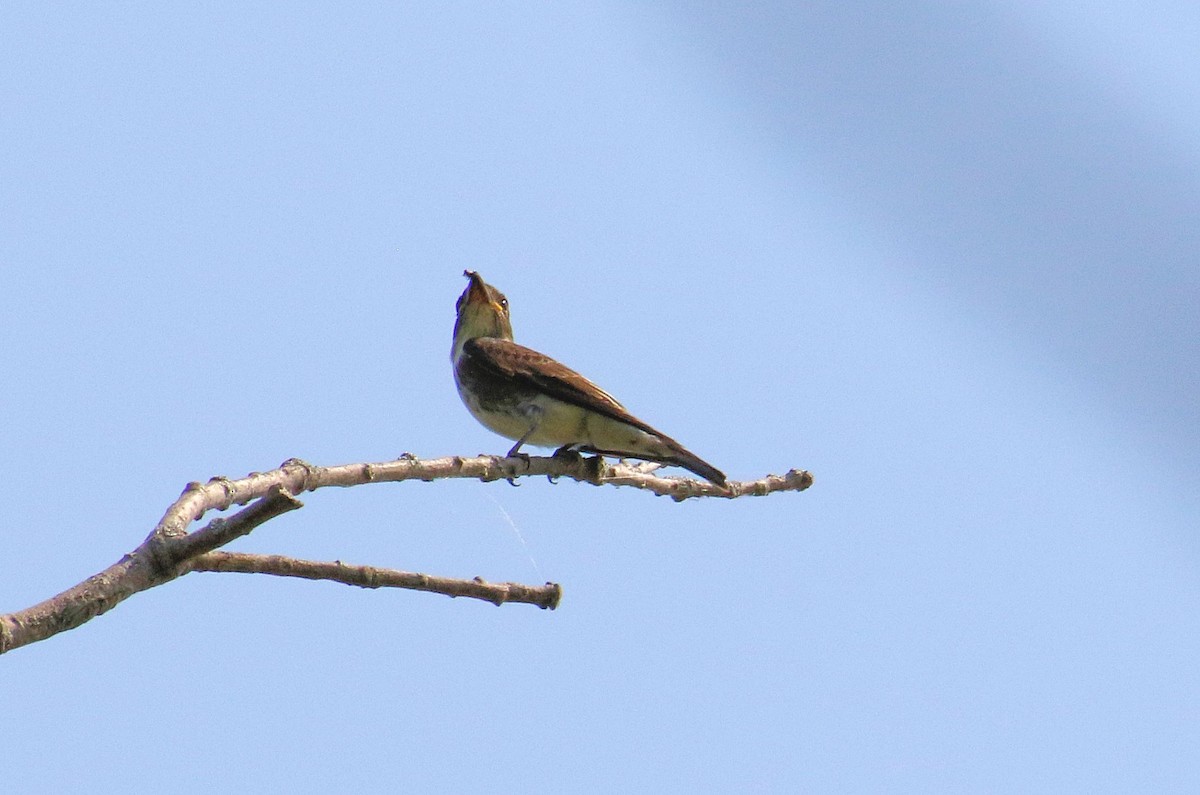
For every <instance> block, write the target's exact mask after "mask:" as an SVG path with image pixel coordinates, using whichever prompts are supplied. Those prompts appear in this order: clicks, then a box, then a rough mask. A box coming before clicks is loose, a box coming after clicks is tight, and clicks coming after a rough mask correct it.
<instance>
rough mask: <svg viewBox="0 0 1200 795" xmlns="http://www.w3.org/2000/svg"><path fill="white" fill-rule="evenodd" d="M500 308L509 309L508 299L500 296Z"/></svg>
mask: <svg viewBox="0 0 1200 795" xmlns="http://www.w3.org/2000/svg"><path fill="white" fill-rule="evenodd" d="M500 308H501V309H508V299H507V298H505V297H504V296H500Z"/></svg>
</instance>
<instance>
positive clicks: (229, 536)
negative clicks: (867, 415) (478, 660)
mask: <svg viewBox="0 0 1200 795" xmlns="http://www.w3.org/2000/svg"><path fill="white" fill-rule="evenodd" d="M657 469H658V465H656V464H652V463H639V464H626V463H620V464H613V465H610V464H608V463H606V462H605V461H604V460H603V459H602V458H600V457H594V458H585V457H583V456H579V455H562V456H549V457H535V456H513V457H503V456H476V457H474V458H464V457H462V456H452V457H449V458H434V459H429V460H421V459H418V458H416V457H415V456H412V455H410V454H408V453H405V454H404V455H403V456H401V457H400V458H399V459H397V460H395V461H386V462H383V463H376V464H345V465H342V466H333V467H318V466H313V465H312V464H308V463H306V462H304V461H300V460H298V459H289V460H288V461H285V462H284V463H283V464H282V465H281V466H280V467H279V468H278V469H273V470H271V471H270V472H254V473H251V474H250V475H247V476H246V477H244V478H239V479H237V480H230V479H229V478H225V477H216V478H213V479H211V480H209V481H208V482H207V483H204V484H201V483H189V484H188V485H187V487H186V488H185V489H184V490H183V493H182V494H181V495H180V496H179V498H178V499H177V500H175V502H174V503H172V504H171V506H170V507H169V508H168V509H167V511H166V513H165V514H164V515H163V517H162V519H161V520H160V521H159V523H158V524H157V525H156V526H155V528H154V530H153V531H152V532H151V533H150V535H149V536H147V537H146V539H145V540H144V541H143V542H142V543H141V545H139V546H138V548H137V549H135V550H134V551H133V552H131V553H129V554H128V555H126V556H124V557H123V558H121V560H119V561H117V562H116V563H114V564H113V565H112V566H109V567H108V568H107V569H105V570H104V571H102V572H100V573H99V574H96V575H93V576H92V577H89V578H88V579H87V580H85V581H83V582H81V583H79V584H78V585H76V586H74V587H72V588H69V589H67V590H66V591H63V592H62V593H60V594H58V595H57V596H54V597H52V598H50V599H47V600H46V601H44V602H41V603H39V604H36V605H33V606H32V607H28V608H26V609H24V610H19V611H17V612H15V613H10V614H7V615H0V654H3V653H4V652H7V651H10V650H11V649H15V648H18V647H20V646H25V645H27V644H29V643H34V642H36V641H40V640H45V639H46V638H49V637H51V636H52V635H56V634H58V633H59V632H63V631H65V630H68V629H74V628H75V627H77V626H79V625H81V624H83V623H85V622H87V621H89V620H91V619H92V618H94V617H96V616H98V615H100V614H101V613H105V612H107V611H109V610H111V609H112V608H113V607H115V606H116V605H117V604H119V603H120V602H122V601H124V600H125V599H127V598H129V597H130V596H132V595H133V594H135V593H138V592H139V591H144V590H147V589H148V588H153V587H155V586H157V585H162V584H163V583H165V582H169V581H170V580H173V579H175V578H176V577H179V576H182V575H184V574H187V573H188V572H192V571H241V572H255V573H262V574H274V575H278V576H288V577H304V578H308V579H328V580H333V581H336V582H342V583H346V584H348V585H358V586H362V587H368V588H377V587H394V588H409V589H412V590H421V591H431V592H435V593H442V594H446V595H447V596H466V597H471V598H476V599H483V600H486V601H489V602H492V603H494V604H497V605H500V604H504V603H505V602H522V603H526V604H534V605H537V606H539V607H543V608H549V609H554V608H555V607H556V606H557V605H558V600H559V597H560V595H561V589H560V588H559V586H558V585H555V584H553V583H547V584H546V585H545V586H526V585H520V584H516V583H486V582H484V581H483V580H480V579H478V578H476V579H474V580H456V579H450V578H446V577H433V576H430V575H426V574H413V573H410V572H403V571H396V570H394V569H379V568H374V567H370V566H346V565H344V564H342V563H340V562H334V563H318V562H313V561H302V560H296V559H293V558H287V557H283V556H277V555H245V554H236V553H217V552H214V551H213V550H215V549H218V548H220V547H222V546H224V545H226V544H228V543H229V542H231V541H233V540H235V539H237V538H240V537H242V536H244V535H246V534H247V533H249V532H251V531H252V530H253V529H254V528H256V527H258V526H259V525H261V524H263V523H264V522H267V521H269V520H271V519H273V518H275V517H276V516H279V515H281V514H284V513H287V512H288V511H292V510H295V509H297V508H299V507H301V505H302V503H300V501H299V500H297V499H296V497H295V496H293V495H298V494H302V493H303V492H305V491H315V490H317V489H319V488H325V487H327V486H342V487H349V486H359V485H364V484H367V483H385V482H400V481H405V480H421V481H425V482H429V481H433V480H440V479H444V478H475V479H478V480H482V481H485V482H486V481H492V480H501V479H503V480H509V481H512V480H514V479H515V478H519V477H529V476H532V475H546V476H547V477H549V478H550V479H552V480H553V479H556V478H560V477H565V478H570V479H572V480H577V481H580V482H583V483H591V484H593V485H597V486H599V485H605V484H607V485H612V486H632V487H634V488H639V489H644V490H646V491H649V492H651V493H653V494H657V495H660V496H668V497H670V498H671V499H673V500H675V501H677V502H678V501H682V500H686V499H692V498H699V497H721V498H725V499H734V498H736V497H744V496H765V495H767V494H771V493H773V492H776V491H803V490H804V489H807V488H808V487H809V486H811V485H812V482H813V479H812V475H811V474H809V473H808V472H804V471H801V470H795V469H793V470H791V471H789V472H788V473H786V474H784V475H768V476H767V477H764V478H761V479H759V480H753V481H746V482H742V483H736V482H731V483H729V485H728V487H727V488H724V489H722V488H721V487H719V486H716V485H714V484H712V483H708V482H702V481H697V480H692V479H688V478H664V477H659V476H657V475H655V474H654V472H655V471H656V470H657ZM233 505H248V506H249V507H247V508H244V509H243V510H241V511H238V512H237V513H236V514H234V515H233V516H230V517H226V518H219V519H214V520H213V521H211V522H209V523H208V524H207V525H206V526H205V527H203V528H200V529H198V530H194V531H192V532H190V533H189V532H188V527H189V526H190V525H191V524H192V523H193V522H195V521H197V520H199V519H201V518H203V517H204V515H205V514H206V513H208V512H209V511H214V510H217V511H223V510H227V509H228V508H230V507H232V506H233Z"/></svg>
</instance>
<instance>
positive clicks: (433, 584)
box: [185, 552, 562, 610]
mask: <svg viewBox="0 0 1200 795" xmlns="http://www.w3.org/2000/svg"><path fill="white" fill-rule="evenodd" d="M185 565H186V567H187V569H188V570H189V571H217V572H225V571H232V572H240V573H243V574H274V575H275V576H277V577H303V578H304V579H306V580H332V581H334V582H340V583H345V584H346V585H357V586H360V587H362V588H408V589H410V590H414V591H429V592H430V593H440V594H445V595H446V596H467V597H470V598H472V599H482V600H483V601H485V602H491V603H492V604H494V605H502V604H504V603H505V602H524V603H525V604H531V605H537V606H538V607H542V608H548V609H550V610H553V609H554V608H556V607H558V600H559V599H560V598H561V597H562V587H561V586H559V585H558V584H557V583H552V582H548V583H546V584H545V585H536V586H535V585H522V584H520V583H515V582H499V583H492V582H485V581H484V580H482V579H480V578H479V577H476V578H475V579H473V580H456V579H452V578H450V577H433V576H430V575H428V574H416V573H413V572H408V571H397V570H396V569H381V568H377V567H375V566H351V565H349V564H346V563H342V562H341V561H340V560H339V561H334V562H333V563H325V562H321V561H314V560H299V559H297V558H289V557H285V556H283V555H251V554H248V553H244V552H209V553H207V554H205V555H200V556H199V557H197V558H193V559H192V560H190V561H189V562H188V563H187V564H185Z"/></svg>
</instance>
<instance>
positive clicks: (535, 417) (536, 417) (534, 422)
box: [508, 411, 542, 486]
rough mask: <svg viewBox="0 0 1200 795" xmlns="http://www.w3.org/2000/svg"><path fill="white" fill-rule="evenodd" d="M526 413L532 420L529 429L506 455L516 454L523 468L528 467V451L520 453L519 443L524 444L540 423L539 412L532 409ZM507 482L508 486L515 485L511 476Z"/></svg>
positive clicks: (540, 416) (510, 456)
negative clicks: (523, 463) (522, 463)
mask: <svg viewBox="0 0 1200 795" xmlns="http://www.w3.org/2000/svg"><path fill="white" fill-rule="evenodd" d="M527 414H528V415H529V418H530V419H531V420H532V424H531V425H530V426H529V430H527V431H525V433H523V434H521V438H520V439H517V443H516V444H514V445H513V446H512V449H511V450H509V451H508V457H509V458H512V457H513V456H516V457H518V458H520V459H521V460H522V461H524V462H525V468H526V469H529V453H522V452H521V445H523V444H525V440H527V439H528V438H529V437H530V436H533V432H534V431H536V430H537V429H538V425H540V424H541V419H542V415H541V412H532V411H530V412H527ZM508 483H509V485H510V486H515V485H517V482H516V480H514V479H513V478H509V479H508Z"/></svg>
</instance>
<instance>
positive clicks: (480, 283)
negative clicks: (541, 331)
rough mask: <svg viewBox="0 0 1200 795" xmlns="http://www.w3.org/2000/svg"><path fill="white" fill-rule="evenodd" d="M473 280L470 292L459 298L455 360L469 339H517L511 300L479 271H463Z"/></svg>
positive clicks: (455, 331) (468, 289)
mask: <svg viewBox="0 0 1200 795" xmlns="http://www.w3.org/2000/svg"><path fill="white" fill-rule="evenodd" d="M463 275H464V276H466V277H467V279H468V280H469V281H468V283H467V289H465V290H463V294H462V295H460V296H459V297H458V306H457V307H456V308H457V311H458V320H457V321H455V323H454V351H453V352H452V354H451V358H453V359H455V360H457V359H458V357H459V355H460V354H461V353H462V346H463V344H464V343H465V342H466V341H467V340H473V339H476V338H477V337H499V338H500V339H504V340H511V339H512V338H513V331H512V323H511V322H510V321H509V319H508V299H507V298H505V297H504V293H502V292H500V291H499V290H497V289H496V288H495V287H492V286H491V285H490V284H488V283H487V282H485V281H484V280H483V277H481V276H480V275H479V274H478V273H476V272H475V271H463Z"/></svg>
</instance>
